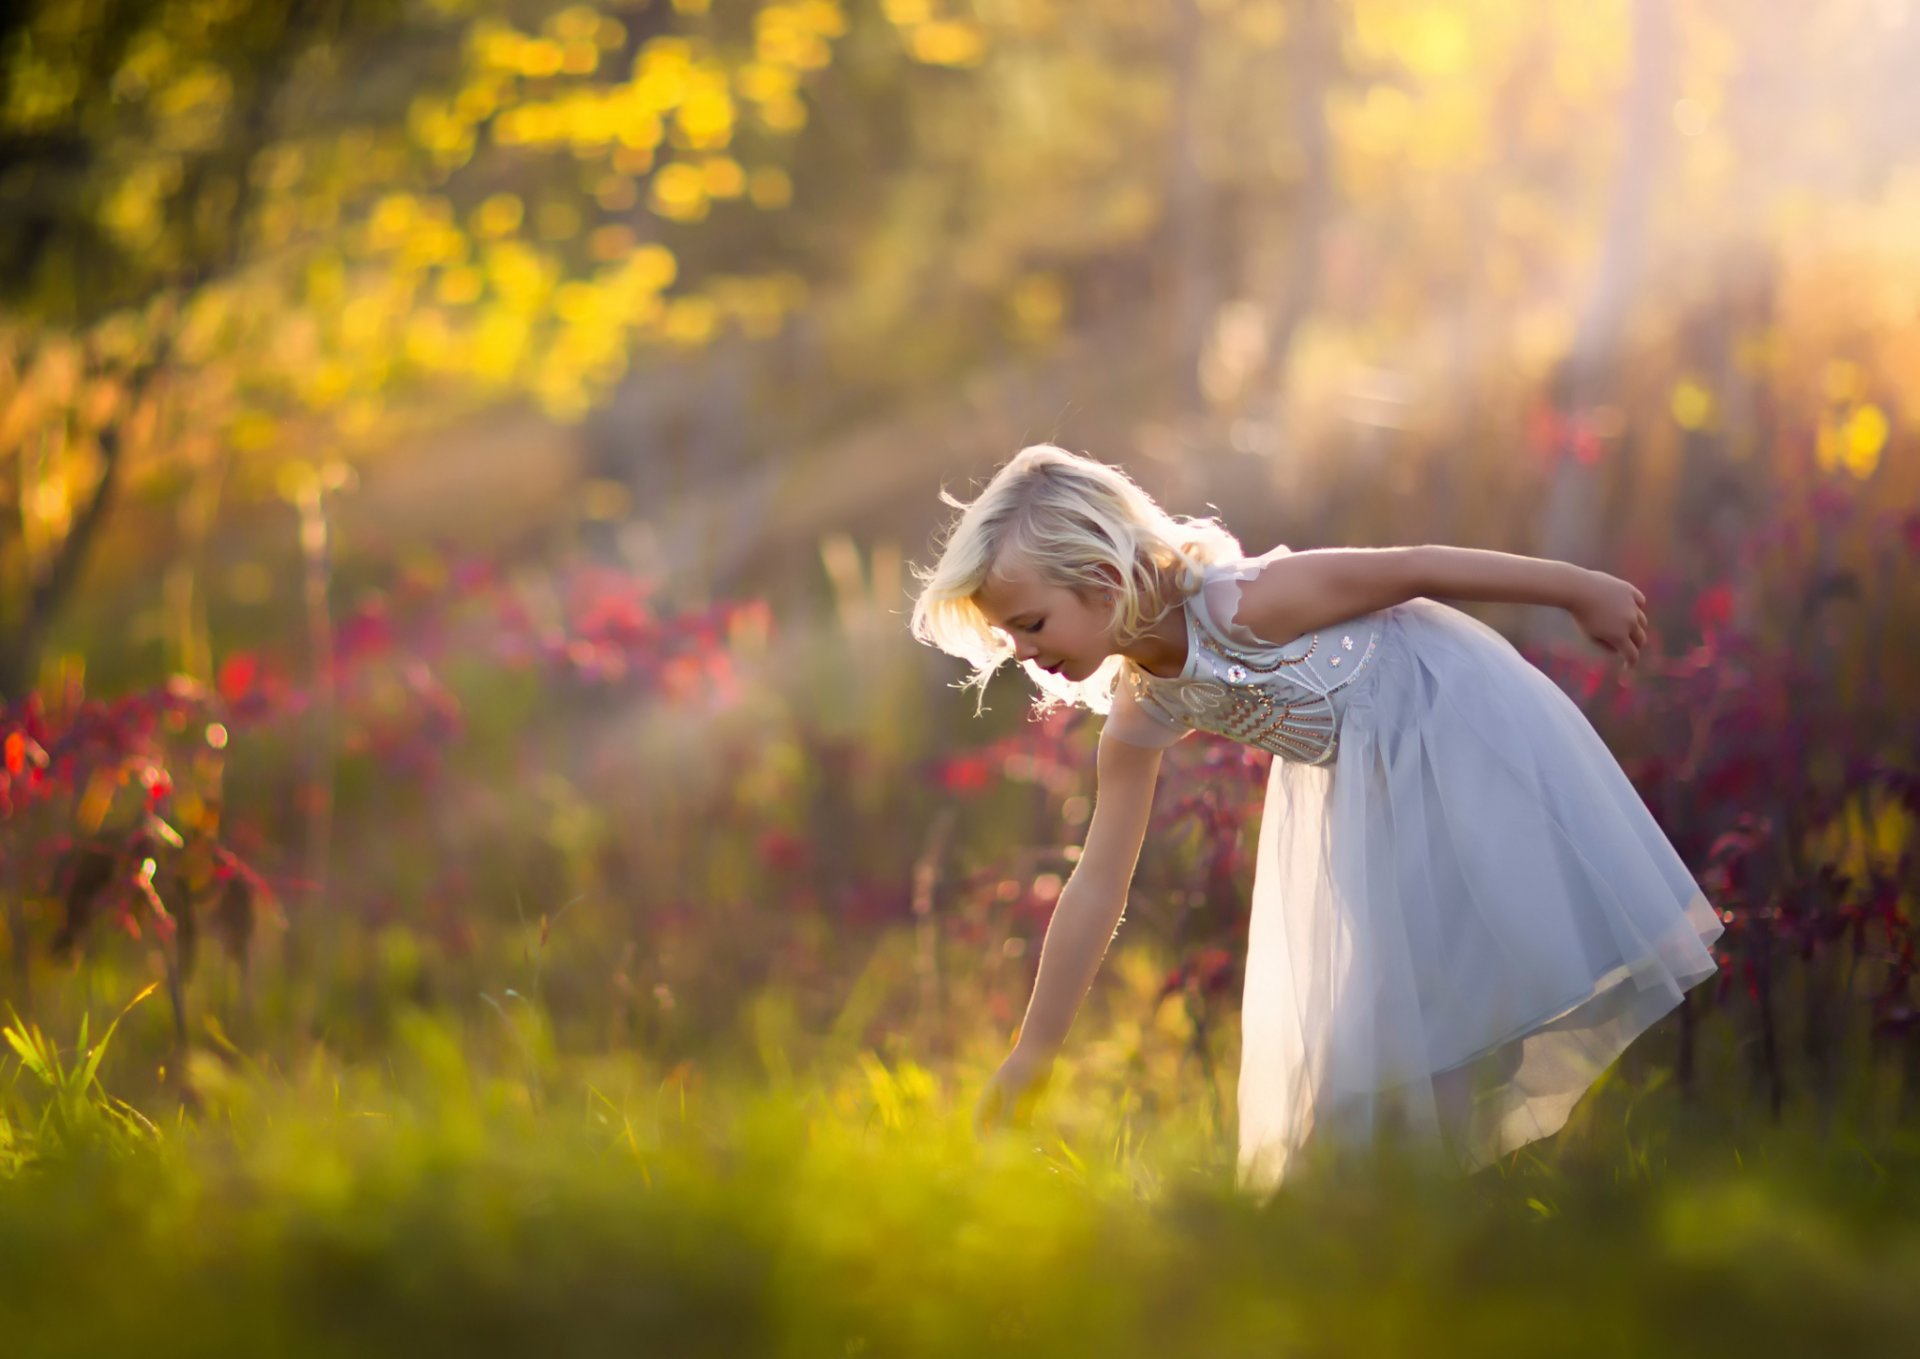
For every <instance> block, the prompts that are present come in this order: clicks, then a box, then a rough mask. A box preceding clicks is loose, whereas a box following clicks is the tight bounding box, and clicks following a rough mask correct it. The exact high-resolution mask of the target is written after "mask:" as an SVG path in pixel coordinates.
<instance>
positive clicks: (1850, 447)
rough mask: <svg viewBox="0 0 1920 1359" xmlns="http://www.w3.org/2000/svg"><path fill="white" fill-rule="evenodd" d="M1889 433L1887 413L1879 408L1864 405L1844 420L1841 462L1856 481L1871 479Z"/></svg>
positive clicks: (1878, 463) (1878, 464)
mask: <svg viewBox="0 0 1920 1359" xmlns="http://www.w3.org/2000/svg"><path fill="white" fill-rule="evenodd" d="M1890 432H1891V426H1890V425H1889V424H1888V421H1887V416H1886V412H1884V411H1882V410H1881V409H1880V408H1879V407H1878V406H1874V405H1866V406H1861V407H1859V408H1858V409H1856V410H1855V411H1854V413H1853V415H1852V416H1851V417H1850V418H1849V419H1848V420H1847V424H1846V434H1845V438H1844V440H1843V441H1842V443H1841V449H1840V459H1841V461H1842V462H1843V463H1845V464H1846V468H1847V470H1848V471H1849V472H1851V473H1853V475H1854V476H1856V477H1861V478H1866V477H1870V476H1872V475H1873V474H1874V471H1875V470H1876V469H1877V468H1878V467H1879V466H1880V452H1881V450H1882V449H1884V448H1885V447H1886V446H1887V435H1888V434H1889V433H1890Z"/></svg>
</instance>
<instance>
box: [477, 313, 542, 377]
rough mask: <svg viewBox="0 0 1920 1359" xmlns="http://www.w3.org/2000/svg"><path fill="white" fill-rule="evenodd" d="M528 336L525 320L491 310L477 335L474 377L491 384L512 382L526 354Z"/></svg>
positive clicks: (482, 319)
mask: <svg viewBox="0 0 1920 1359" xmlns="http://www.w3.org/2000/svg"><path fill="white" fill-rule="evenodd" d="M528 332H529V327H528V323H527V321H526V319H525V318H524V317H522V316H518V315H515V314H514V313H512V312H509V311H504V310H501V309H499V308H494V309H492V310H489V311H488V312H487V313H486V315H485V316H483V317H482V318H481V320H480V325H479V328H478V329H477V330H476V331H475V332H474V337H473V340H474V345H473V371H474V375H475V376H476V377H479V378H481V379H482V380H483V381H489V382H505V381H506V380H507V379H509V378H511V377H512V376H513V374H514V371H515V370H516V369H517V368H518V367H519V366H520V357H521V355H522V354H524V353H525V352H526V348H527V338H528Z"/></svg>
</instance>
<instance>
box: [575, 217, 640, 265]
mask: <svg viewBox="0 0 1920 1359" xmlns="http://www.w3.org/2000/svg"><path fill="white" fill-rule="evenodd" d="M633 242H634V235H633V228H632V227H630V226H623V225H621V224H620V223H618V222H616V223H613V224H612V225H610V226H603V227H599V228H596V229H595V231H594V232H593V234H592V235H590V236H588V237H587V253H588V254H589V255H592V256H593V257H594V258H595V259H597V260H602V261H610V260H617V259H619V258H620V257H621V256H622V255H625V254H626V253H627V252H628V251H629V250H631V249H633Z"/></svg>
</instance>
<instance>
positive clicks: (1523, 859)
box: [1238, 598, 1723, 1195]
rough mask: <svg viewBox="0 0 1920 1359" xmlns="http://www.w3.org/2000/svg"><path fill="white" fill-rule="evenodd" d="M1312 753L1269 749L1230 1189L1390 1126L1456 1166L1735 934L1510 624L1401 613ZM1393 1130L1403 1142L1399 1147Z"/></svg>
mask: <svg viewBox="0 0 1920 1359" xmlns="http://www.w3.org/2000/svg"><path fill="white" fill-rule="evenodd" d="M1344 697H1345V698H1346V702H1345V704H1344V707H1343V712H1342V718H1341V735H1340V748H1339V751H1338V753H1337V754H1336V755H1335V757H1334V759H1333V760H1332V761H1330V762H1329V763H1328V764H1326V765H1323V766H1313V765H1305V764H1300V763H1295V762H1289V761H1285V760H1280V759H1275V760H1274V762H1273V767H1272V772H1271V773H1270V774H1269V776H1268V783H1267V794H1266V801H1265V804H1264V807H1263V811H1262V815H1261V821H1260V841H1259V850H1258V853H1257V856H1256V859H1255V870H1254V887H1253V905H1252V912H1251V923H1250V927H1249V937H1248V942H1247V966H1246V995H1245V999H1244V1003H1243V1008H1242V1014H1241V1024H1242V1027H1241V1034H1242V1049H1241V1065H1240V1084H1239V1095H1238V1103H1239V1154H1238V1161H1239V1182H1240V1186H1241V1188H1242V1189H1246V1190H1252V1191H1253V1192H1255V1193H1257V1194H1262V1195H1264V1194H1266V1193H1270V1192H1271V1191H1272V1190H1274V1189H1276V1188H1277V1187H1278V1186H1279V1185H1280V1184H1281V1182H1282V1181H1283V1180H1284V1179H1285V1178H1286V1176H1287V1175H1288V1173H1289V1171H1290V1170H1291V1169H1292V1168H1294V1167H1296V1166H1298V1165H1300V1164H1303V1163H1304V1162H1305V1161H1307V1160H1309V1159H1311V1153H1312V1152H1313V1151H1315V1150H1316V1149H1317V1148H1319V1147H1321V1146H1326V1147H1329V1148H1332V1149H1338V1148H1341V1147H1351V1146H1354V1145H1376V1144H1378V1143H1379V1142H1380V1141H1382V1140H1384V1139H1386V1138H1387V1137H1388V1136H1389V1135H1390V1136H1391V1137H1392V1138H1394V1139H1410V1140H1411V1141H1412V1142H1413V1143H1416V1144H1418V1145H1420V1146H1422V1147H1425V1148H1428V1149H1430V1150H1432V1151H1434V1152H1436V1153H1437V1154H1438V1155H1439V1156H1440V1157H1441V1159H1442V1160H1443V1161H1444V1162H1445V1163H1447V1164H1450V1165H1452V1166H1455V1167H1457V1168H1458V1169H1460V1170H1461V1171H1463V1172H1465V1171H1471V1170H1475V1169H1478V1168H1480V1167H1482V1166H1484V1165H1487V1164H1488V1163H1490V1162H1491V1161H1492V1160H1494V1159H1495V1158H1497V1157H1499V1156H1501V1155H1503V1154H1504V1153H1507V1152H1510V1151H1512V1150H1513V1149H1514V1148H1516V1147H1519V1146H1522V1145H1524V1144H1525V1143H1528V1142H1531V1141H1533V1140H1534V1139H1536V1138H1541V1137H1546V1136H1548V1135H1550V1134H1552V1133H1554V1132H1557V1131H1558V1130H1559V1129H1560V1128H1561V1127H1562V1126H1563V1125H1564V1124H1565V1123H1566V1121H1567V1118H1568V1115H1569V1114H1570V1113H1571V1112H1572V1110H1573V1106H1574V1103H1575V1102H1576V1101H1577V1100H1578V1099H1579V1098H1580V1096H1581V1095H1582V1094H1583V1093H1584V1092H1585V1091H1586V1090H1587V1089H1588V1088H1589V1087H1590V1086H1592V1085H1593V1083H1594V1082H1595V1081H1596V1080H1597V1079H1598V1078H1599V1077H1600V1076H1601V1074H1602V1073H1604V1072H1605V1070H1606V1069H1607V1067H1608V1066H1609V1065H1611V1064H1612V1062H1613V1061H1614V1059H1615V1058H1616V1057H1617V1056H1618V1055H1619V1054H1620V1053H1621V1051H1622V1050H1623V1049H1625V1048H1626V1046H1627V1045H1628V1044H1629V1043H1631V1042H1632V1041H1633V1040H1634V1039H1635V1038H1636V1037H1638V1036H1639V1035H1640V1034H1641V1033H1642V1032H1643V1031H1644V1030H1645V1029H1646V1028H1647V1027H1648V1026H1649V1025H1650V1024H1652V1023H1653V1022H1654V1021H1655V1020H1657V1019H1659V1018H1660V1017H1661V1016H1662V1015H1665V1014H1666V1013H1668V1012H1669V1011H1670V1010H1672V1009H1673V1008H1674V1007H1676V1006H1677V1005H1678V1004H1679V1003H1680V999H1681V996H1682V994H1683V993H1684V992H1685V991H1686V990H1687V989H1688V988H1689V987H1691V986H1693V985H1695V984H1697V983H1698V982H1700V981H1702V980H1704V979H1705V978H1707V977H1709V976H1711V975H1713V973H1714V971H1715V968H1716V963H1715V960H1714V958H1713V956H1712V955H1711V953H1710V952H1709V951H1708V945H1709V944H1711V943H1712V942H1713V941H1714V940H1715V939H1716V938H1718V937H1719V935H1720V933H1721V930H1722V928H1723V926H1722V924H1721V922H1720V919H1719V917H1718V916H1717V915H1716V913H1715V912H1714V910H1713V909H1712V907H1711V906H1710V905H1709V904H1708V902H1707V900H1706V898H1705V896H1704V895H1703V894H1702V892H1701V890H1700V886H1699V884H1698V883H1697V882H1696V881H1695V879H1694V877H1693V875H1692V873H1690V872H1689V871H1688V869H1687V867H1686V865H1685V864H1684V863H1683V862H1682V861H1681V859H1680V856H1679V854H1678V853H1677V852H1676V851H1675V850H1674V848H1673V846H1672V845H1671V844H1670V843H1669V842H1668V840H1667V838H1666V836H1665V835H1664V834H1663V833H1662V831H1661V830H1660V827H1659V826H1658V824H1657V823H1656V822H1655V821H1654V819H1653V816H1652V814H1651V813H1650V812H1649V811H1648V810H1647V807H1646V804H1645V803H1644V802H1643V801H1642V800H1641V798H1640V795H1639V794H1638V793H1637V792H1636V791H1635V789H1634V787H1633V785H1632V784H1631V783H1630V782H1629V781H1628V779H1627V777H1626V774H1625V773H1624V771H1622V769H1621V768H1620V765H1619V763H1618V762H1617V761H1616V760H1615V759H1614V757H1613V755H1612V753H1611V752H1610V751H1609V750H1608V749H1607V747H1606V745H1605V743H1604V742H1603V741H1602V740H1601V739H1600V737H1599V734H1598V733H1596V732H1595V731H1594V729H1593V727H1592V725H1591V724H1590V723H1589V722H1588V721H1587V719H1586V716H1585V714H1583V713H1582V712H1581V711H1580V709H1579V707H1578V706H1576V705H1575V703H1574V702H1573V700H1572V699H1570V698H1569V697H1568V696H1567V695H1566V694H1565V693H1563V692H1562V691H1561V690H1560V688H1559V687H1558V686H1557V685H1555V684H1554V682H1553V681H1552V680H1551V679H1549V678H1548V677H1547V676H1546V675H1545V674H1544V673H1542V672H1541V671H1540V670H1539V669H1537V668H1536V667H1535V666H1533V665H1532V664H1531V663H1529V662H1528V661H1527V660H1526V658H1525V657H1523V656H1521V655H1520V653H1519V652H1518V651H1517V650H1516V649H1515V648H1514V647H1513V645H1512V644H1511V643H1510V642H1508V641H1507V639H1506V638H1504V637H1502V636H1501V635H1500V634H1499V633H1498V632H1495V631H1494V630H1493V629H1492V628H1490V627H1488V626H1487V625H1486V624H1484V623H1481V622H1480V621H1479V620H1477V619H1475V618H1473V617H1471V616H1469V615H1468V614H1465V613H1463V612H1461V611H1460V610H1458V609H1454V608H1451V607H1449V606H1447V605H1444V604H1440V603H1437V602H1436V601H1433V600H1430V599H1424V598H1422V599H1414V600H1411V601H1408V602H1407V603H1405V604H1402V605H1397V606H1395V607H1394V608H1393V609H1391V610H1389V611H1388V613H1387V620H1386V626H1385V631H1384V633H1383V634H1382V637H1381V642H1380V650H1379V654H1378V655H1377V656H1376V657H1375V658H1374V667H1373V670H1372V672H1371V673H1370V674H1369V675H1367V676H1364V677H1362V679H1361V680H1360V681H1358V682H1356V683H1355V684H1354V685H1352V686H1351V687H1350V690H1349V691H1348V693H1347V694H1346V695H1345V696H1344ZM1404 1144H1405V1142H1404V1141H1403V1145H1404Z"/></svg>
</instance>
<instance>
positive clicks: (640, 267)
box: [626, 244, 680, 292]
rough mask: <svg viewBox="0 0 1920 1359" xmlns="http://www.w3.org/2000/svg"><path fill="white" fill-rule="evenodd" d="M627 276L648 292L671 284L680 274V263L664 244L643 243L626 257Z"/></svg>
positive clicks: (657, 290)
mask: <svg viewBox="0 0 1920 1359" xmlns="http://www.w3.org/2000/svg"><path fill="white" fill-rule="evenodd" d="M626 274H627V277H629V278H631V279H632V280H633V281H634V283H635V284H636V285H637V286H638V287H641V288H644V289H646V290H648V291H649V292H659V291H660V290H661V289H663V288H666V287H669V286H671V285H672V283H673V281H674V279H676V278H678V277H679V275H680V265H679V262H678V261H676V260H675V259H674V257H673V252H672V251H671V250H669V249H667V248H666V247H665V246H664V245H651V244H649V245H643V246H641V247H640V248H639V249H638V250H636V251H634V252H633V253H632V254H631V255H629V256H628V257H627V266H626Z"/></svg>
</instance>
